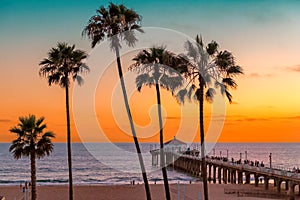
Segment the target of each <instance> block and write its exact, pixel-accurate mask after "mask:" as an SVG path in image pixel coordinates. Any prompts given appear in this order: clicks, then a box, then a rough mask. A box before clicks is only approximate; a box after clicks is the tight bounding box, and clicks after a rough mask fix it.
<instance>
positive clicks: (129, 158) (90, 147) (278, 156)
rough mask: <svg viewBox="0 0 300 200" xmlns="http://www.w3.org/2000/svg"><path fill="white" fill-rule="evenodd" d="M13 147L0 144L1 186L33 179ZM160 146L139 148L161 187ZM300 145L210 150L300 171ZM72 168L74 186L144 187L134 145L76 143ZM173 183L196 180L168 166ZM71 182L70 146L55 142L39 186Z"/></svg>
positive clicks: (40, 167) (40, 169)
mask: <svg viewBox="0 0 300 200" xmlns="http://www.w3.org/2000/svg"><path fill="white" fill-rule="evenodd" d="M9 146H10V143H0V184H1V185H18V184H20V183H23V182H25V181H30V160H29V159H28V158H26V157H25V158H21V159H19V160H15V159H14V157H13V155H12V154H11V153H10V152H9V151H8V149H9ZM156 146H157V147H158V144H157V143H141V144H140V147H141V150H142V152H143V153H142V155H143V159H144V163H145V166H146V171H147V175H148V179H149V182H150V184H154V183H162V182H163V181H162V174H161V170H160V168H159V167H158V166H152V157H151V154H150V150H151V149H154V148H155V147H156ZM198 148H199V145H198V144H190V149H198ZM299 152H300V143H217V144H216V145H215V146H214V148H213V149H212V150H211V151H210V152H208V155H209V156H213V155H214V156H222V157H227V156H228V158H229V159H231V158H234V159H235V160H237V159H240V158H242V159H243V160H244V159H246V158H247V160H252V161H259V162H264V164H265V165H266V166H268V165H269V164H270V153H271V164H272V167H273V168H279V169H285V170H291V169H292V168H294V167H296V168H297V167H298V168H300V155H299ZM72 165H73V182H74V184H77V185H81V184H103V185H116V184H129V183H130V182H132V181H135V183H136V184H139V183H142V182H143V180H142V176H141V170H140V167H139V162H138V158H137V154H136V153H135V146H134V144H133V143H111V144H108V143H85V144H83V143H72ZM168 178H169V182H170V183H178V182H180V183H188V182H190V181H191V182H197V181H199V180H198V179H197V178H195V177H192V176H190V175H188V174H186V173H184V172H182V171H176V170H174V169H172V168H168ZM67 183H68V163H67V145H66V144H65V143H54V150H53V152H52V154H51V155H50V156H46V157H44V158H41V159H37V184H38V185H60V184H67Z"/></svg>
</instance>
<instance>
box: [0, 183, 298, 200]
mask: <svg viewBox="0 0 300 200" xmlns="http://www.w3.org/2000/svg"><path fill="white" fill-rule="evenodd" d="M170 189H171V196H172V199H178V197H179V194H178V185H177V184H172V185H170ZM224 189H246V190H255V189H258V190H260V191H262V190H263V189H262V187H259V188H255V187H254V186H253V185H230V184H228V185H222V184H221V185H219V184H210V185H209V194H210V199H212V200H238V199H243V200H250V199H251V200H264V199H266V198H257V197H239V196H238V195H237V194H225V193H224ZM199 192H200V193H202V185H201V183H197V184H181V185H180V199H185V200H192V199H195V200H198V199H199ZM184 193H185V195H184ZM151 194H152V198H153V199H154V200H161V199H164V188H163V185H161V184H157V185H154V184H153V185H151ZM0 195H4V196H5V197H6V200H14V199H16V200H21V199H23V195H24V194H23V193H22V191H21V189H20V187H19V186H0ZM38 199H39V200H53V199H55V200H65V199H68V187H67V185H60V186H59V185H55V186H38ZM74 199H75V200H87V199H97V200H98V199H99V200H102V199H103V200H123V199H124V200H126V199H130V200H143V199H145V193H144V186H143V185H142V184H139V185H113V186H105V185H76V186H74ZM201 199H203V198H201ZM268 199H270V198H268ZM296 199H299V198H298V197H297V198H296Z"/></svg>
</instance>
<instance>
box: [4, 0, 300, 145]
mask: <svg viewBox="0 0 300 200" xmlns="http://www.w3.org/2000/svg"><path fill="white" fill-rule="evenodd" d="M47 2H48V1H43V2H40V3H35V4H34V5H31V4H33V3H32V2H30V3H29V4H28V5H27V4H26V5H25V4H24V5H23V4H18V5H14V3H7V4H6V5H3V6H0V11H3V12H0V13H1V14H0V25H1V27H6V28H5V29H3V33H1V37H0V43H1V46H0V56H1V57H0V81H1V84H0V93H1V98H0V142H10V141H11V140H12V139H13V138H14V135H13V134H11V133H9V131H8V130H9V129H10V128H11V127H12V126H13V125H15V124H16V123H17V122H18V117H19V116H24V115H28V114H35V115H37V116H44V117H45V118H46V119H45V122H46V123H47V124H48V128H49V130H53V131H54V132H55V133H56V139H55V141H56V142H64V141H66V127H65V124H66V122H65V121H66V120H65V118H66V117H65V97H64V90H63V89H62V88H60V87H58V86H51V87H49V86H48V84H47V81H46V80H45V79H44V78H40V77H39V76H38V70H39V66H38V63H39V61H40V60H42V59H43V58H44V57H45V56H46V55H47V51H48V50H49V49H50V48H51V47H53V46H55V45H56V43H57V42H58V41H66V42H69V43H70V44H76V47H78V48H80V49H83V50H86V51H87V52H88V53H89V52H90V51H91V49H90V47H89V46H90V43H89V41H88V40H87V39H82V38H81V37H80V34H81V31H82V29H83V27H84V25H85V24H86V22H87V20H88V18H89V17H90V16H91V15H93V14H94V11H95V9H96V8H97V6H98V5H95V4H96V3H95V2H93V3H91V2H90V3H91V4H87V3H86V4H85V3H83V2H81V3H78V2H76V4H75V3H74V5H72V6H71V7H69V6H70V5H68V6H67V5H65V3H64V5H59V6H56V7H55V6H53V7H51V5H48V3H49V2H48V3H47ZM194 3H195V4H197V5H194V6H193V5H192V4H191V5H184V6H185V7H186V10H190V12H189V13H185V15H184V16H182V18H180V19H179V16H174V17H169V15H170V13H176V12H177V11H178V9H180V8H181V7H182V6H183V5H179V4H182V3H178V2H177V3H174V4H173V5H170V7H169V9H170V10H168V11H167V12H166V11H162V10H160V9H162V7H161V6H157V10H155V11H151V10H150V9H149V6H143V5H142V4H140V3H137V2H129V3H128V4H129V5H130V7H133V8H136V10H138V11H139V12H140V14H141V15H142V16H143V26H145V27H146V26H158V27H165V28H169V29H174V30H176V31H179V32H182V33H184V34H187V35H189V36H190V37H195V35H196V34H199V33H201V34H202V36H203V38H204V41H205V42H209V41H211V40H216V41H217V42H219V44H220V48H221V49H228V50H230V51H232V52H233V54H234V55H235V56H236V61H237V63H238V64H239V65H241V66H242V67H243V68H244V71H245V75H243V76H240V77H239V78H237V82H238V85H239V86H238V88H237V90H234V91H232V95H233V101H234V102H233V103H232V104H231V105H230V104H228V103H226V113H225V115H226V120H225V123H224V127H223V129H222V132H221V135H220V137H219V138H218V141H219V142H300V103H299V102H300V92H299V85H300V78H299V77H300V59H299V58H300V57H299V55H300V39H299V35H300V21H299V18H300V14H299V12H298V10H297V9H296V8H298V7H297V6H298V4H297V3H296V2H295V4H297V5H293V4H292V3H289V4H284V5H283V4H282V3H280V2H277V3H274V4H272V5H268V6H266V5H265V3H263V2H262V3H257V4H253V3H251V2H248V3H246V2H244V3H234V2H231V4H233V6H228V2H226V4H222V3H220V5H219V4H218V5H214V6H211V5H208V3H202V4H203V5H201V6H202V7H203V9H204V11H203V12H199V11H198V9H194V7H195V6H198V7H200V5H198V4H200V2H194ZM44 4H47V6H45V5H44ZM82 4H84V5H82ZM157 4H163V2H161V3H159V2H157ZM245 4H247V5H245ZM248 4H249V5H248ZM0 5H2V4H1V2H0ZM27 6H30V7H32V8H33V7H34V8H36V9H34V10H30V9H25V8H26V7H27ZM44 7H47V8H48V10H46V11H44V12H43V13H40V12H41V11H40V10H42V9H40V8H44ZM2 8H3V9H2ZM4 8H5V9H4ZM71 8H72V9H71ZM1 9H2V10H1ZM57 9H63V12H59V11H58V10H57ZM77 9H78V10H77ZM218 10H219V11H220V10H222V12H218ZM223 11H224V12H223ZM225 11H226V12H225ZM53 12H57V14H58V15H57V16H56V17H58V18H59V19H60V20H59V23H57V21H58V20H57V19H56V18H51V17H50V16H51V15H52V13H53ZM153 12H155V13H156V14H155V15H153ZM72 13H77V15H76V16H75V15H74V14H72ZM78 13H79V14H78ZM226 13H227V14H226ZM228 13H230V14H228ZM211 14H213V16H209V15H211ZM160 15H163V16H165V15H166V16H165V17H164V18H163V19H164V20H159V19H160V18H162V16H160ZM21 16H22V17H24V20H23V21H24V24H22V25H21V26H22V27H20V26H17V24H18V23H17V22H18V20H19V18H20V17H21ZM38 16H43V17H38ZM3 19H5V20H3ZM42 19H45V20H46V22H44V21H42ZM75 22H76V23H75ZM20 30H22V31H20ZM164 44H165V45H167V46H170V45H169V44H168V40H166V42H165V43H164ZM178 45H180V46H181V45H182V44H178ZM106 53H107V54H112V55H113V53H112V52H111V51H110V50H107V52H106ZM135 53H136V51H135ZM131 56H132V55H131ZM129 57H130V55H126V56H124V57H122V63H123V68H124V71H125V72H126V71H127V67H128V66H129V64H130V62H129V61H128V60H130V58H129ZM93 67H94V66H91V72H90V74H88V75H86V76H85V79H87V80H88V79H89V77H90V76H92V75H93V73H94V68H93ZM117 80H118V75H117V72H116V66H115V63H111V65H110V66H109V68H108V70H107V71H106V72H105V75H104V76H103V77H102V78H101V80H100V81H99V84H98V88H97V92H96V95H95V102H96V103H95V105H94V106H95V116H97V119H98V123H99V125H100V126H101V127H102V129H103V132H104V134H105V135H106V136H107V137H108V138H109V140H110V141H114V142H123V141H126V142H131V141H132V139H131V136H130V131H128V130H129V126H128V119H127V118H126V115H124V113H123V114H122V112H121V111H120V117H117V118H116V117H114V116H113V115H112V109H113V108H119V107H120V109H123V99H122V96H121V93H117V94H116V93H115V95H116V96H115V97H116V98H117V99H115V103H116V104H115V105H114V106H113V107H112V106H111V102H112V100H111V95H112V92H113V91H114V87H115V86H116V83H117V82H116V81H117ZM82 87H83V88H84V87H85V86H84V85H83V86H82ZM71 101H72V99H71ZM155 103H156V99H155V90H154V88H151V89H149V88H144V89H143V90H142V93H138V92H135V93H133V95H132V96H131V98H130V106H131V108H132V113H133V118H134V120H135V122H136V124H137V125H139V127H138V128H137V130H138V134H139V136H140V137H141V138H144V137H146V139H141V141H158V135H157V116H156V115H157V113H156V109H155V107H153V105H155ZM162 103H163V106H164V110H165V115H164V119H165V138H166V140H168V139H171V138H173V136H174V135H175V134H176V133H177V131H178V128H179V127H180V126H181V125H180V122H181V120H182V113H181V108H182V107H180V106H181V105H179V104H178V103H177V102H176V100H175V99H174V98H173V97H172V95H171V94H170V93H168V92H166V91H162ZM71 105H72V104H71ZM184 106H186V107H184V109H186V110H187V115H185V116H186V117H185V122H184V123H186V124H185V126H186V127H185V128H186V131H185V132H181V133H180V134H179V138H180V139H183V140H191V139H190V138H191V137H192V138H193V137H194V136H195V140H196V141H199V134H196V135H194V133H193V131H192V128H193V124H195V122H197V120H198V119H197V112H198V110H197V107H196V109H195V106H196V105H195V104H194V105H189V104H186V105H184ZM212 107H213V105H208V104H206V106H205V113H206V117H205V120H206V124H205V127H206V128H208V127H209V124H210V114H211V110H212ZM81 109H83V110H84V109H85V108H84V107H82V108H81ZM71 110H72V109H71ZM149 110H150V115H149ZM71 113H72V112H71ZM72 114H73V113H72ZM121 114H122V115H121ZM124 116H125V117H124ZM79 117H80V116H79ZM90 117H92V116H90ZM71 119H72V133H73V134H72V135H73V141H75V142H79V141H80V137H82V136H83V135H84V136H83V137H85V139H86V140H89V141H97V140H98V136H97V134H99V133H97V130H96V129H94V128H92V126H90V127H86V128H87V129H86V130H89V131H87V132H86V133H82V132H80V131H79V132H80V133H79V135H80V136H79V135H78V131H77V130H76V127H75V124H76V125H77V126H78V125H79V126H81V125H80V124H81V123H83V124H84V125H87V126H88V124H89V123H92V122H91V120H90V118H89V117H86V116H85V115H83V116H82V119H81V120H82V121H81V120H79V121H76V122H74V121H73V115H71ZM151 119H152V121H151ZM144 126H146V127H144ZM212 126H218V124H217V125H216V124H214V123H213V125H212ZM122 130H123V131H122ZM125 132H126V133H125ZM184 134H186V136H184ZM186 137H187V138H186Z"/></svg>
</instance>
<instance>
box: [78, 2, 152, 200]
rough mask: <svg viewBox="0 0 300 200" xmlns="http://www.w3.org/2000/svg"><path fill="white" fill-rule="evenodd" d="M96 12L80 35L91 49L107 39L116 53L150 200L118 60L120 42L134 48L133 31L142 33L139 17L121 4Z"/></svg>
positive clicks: (143, 170)
mask: <svg viewBox="0 0 300 200" xmlns="http://www.w3.org/2000/svg"><path fill="white" fill-rule="evenodd" d="M96 12H97V14H96V15H94V16H92V17H91V18H90V20H89V22H88V24H87V26H86V27H85V28H84V30H83V32H82V34H83V35H87V36H88V38H89V39H90V40H91V44H92V48H94V47H95V46H96V44H98V43H100V42H101V41H103V40H104V39H105V38H107V39H109V40H110V41H111V49H112V50H113V51H114V52H115V53H116V58H117V67H118V73H119V79H120V82H121V88H122V92H123V98H124V102H125V107H126V111H127V115H128V119H129V123H130V127H131V132H132V136H133V140H134V144H135V148H136V151H137V154H138V159H139V163H140V167H141V171H142V177H143V181H144V184H145V191H146V196H147V199H148V200H149V199H151V194H150V188H149V184H148V179H147V174H146V170H145V165H144V161H143V156H142V154H141V149H140V145H139V141H138V138H137V136H136V131H135V127H134V123H133V120H132V115H131V111H130V107H129V103H128V97H127V93H126V87H125V82H124V79H123V71H122V66H121V59H120V48H121V47H122V45H121V42H120V41H121V40H123V41H125V42H126V43H127V45H129V46H134V44H135V42H136V41H137V38H136V37H135V32H134V31H135V30H137V31H140V32H143V31H142V29H140V25H139V22H140V21H141V17H140V16H139V15H138V14H137V13H136V12H135V11H134V10H132V9H129V8H127V7H126V6H124V5H123V4H120V5H116V4H113V3H110V4H109V6H108V8H107V9H106V8H105V7H104V6H101V7H100V8H99V9H98V10H97V11H96Z"/></svg>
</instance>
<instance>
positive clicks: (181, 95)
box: [176, 89, 187, 104]
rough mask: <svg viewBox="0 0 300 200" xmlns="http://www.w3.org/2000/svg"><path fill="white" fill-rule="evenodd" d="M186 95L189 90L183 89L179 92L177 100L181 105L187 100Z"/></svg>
mask: <svg viewBox="0 0 300 200" xmlns="http://www.w3.org/2000/svg"><path fill="white" fill-rule="evenodd" d="M186 94H187V90H186V89H181V90H179V92H178V93H177V94H176V99H177V101H178V102H179V103H182V104H184V102H185V99H186Z"/></svg>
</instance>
